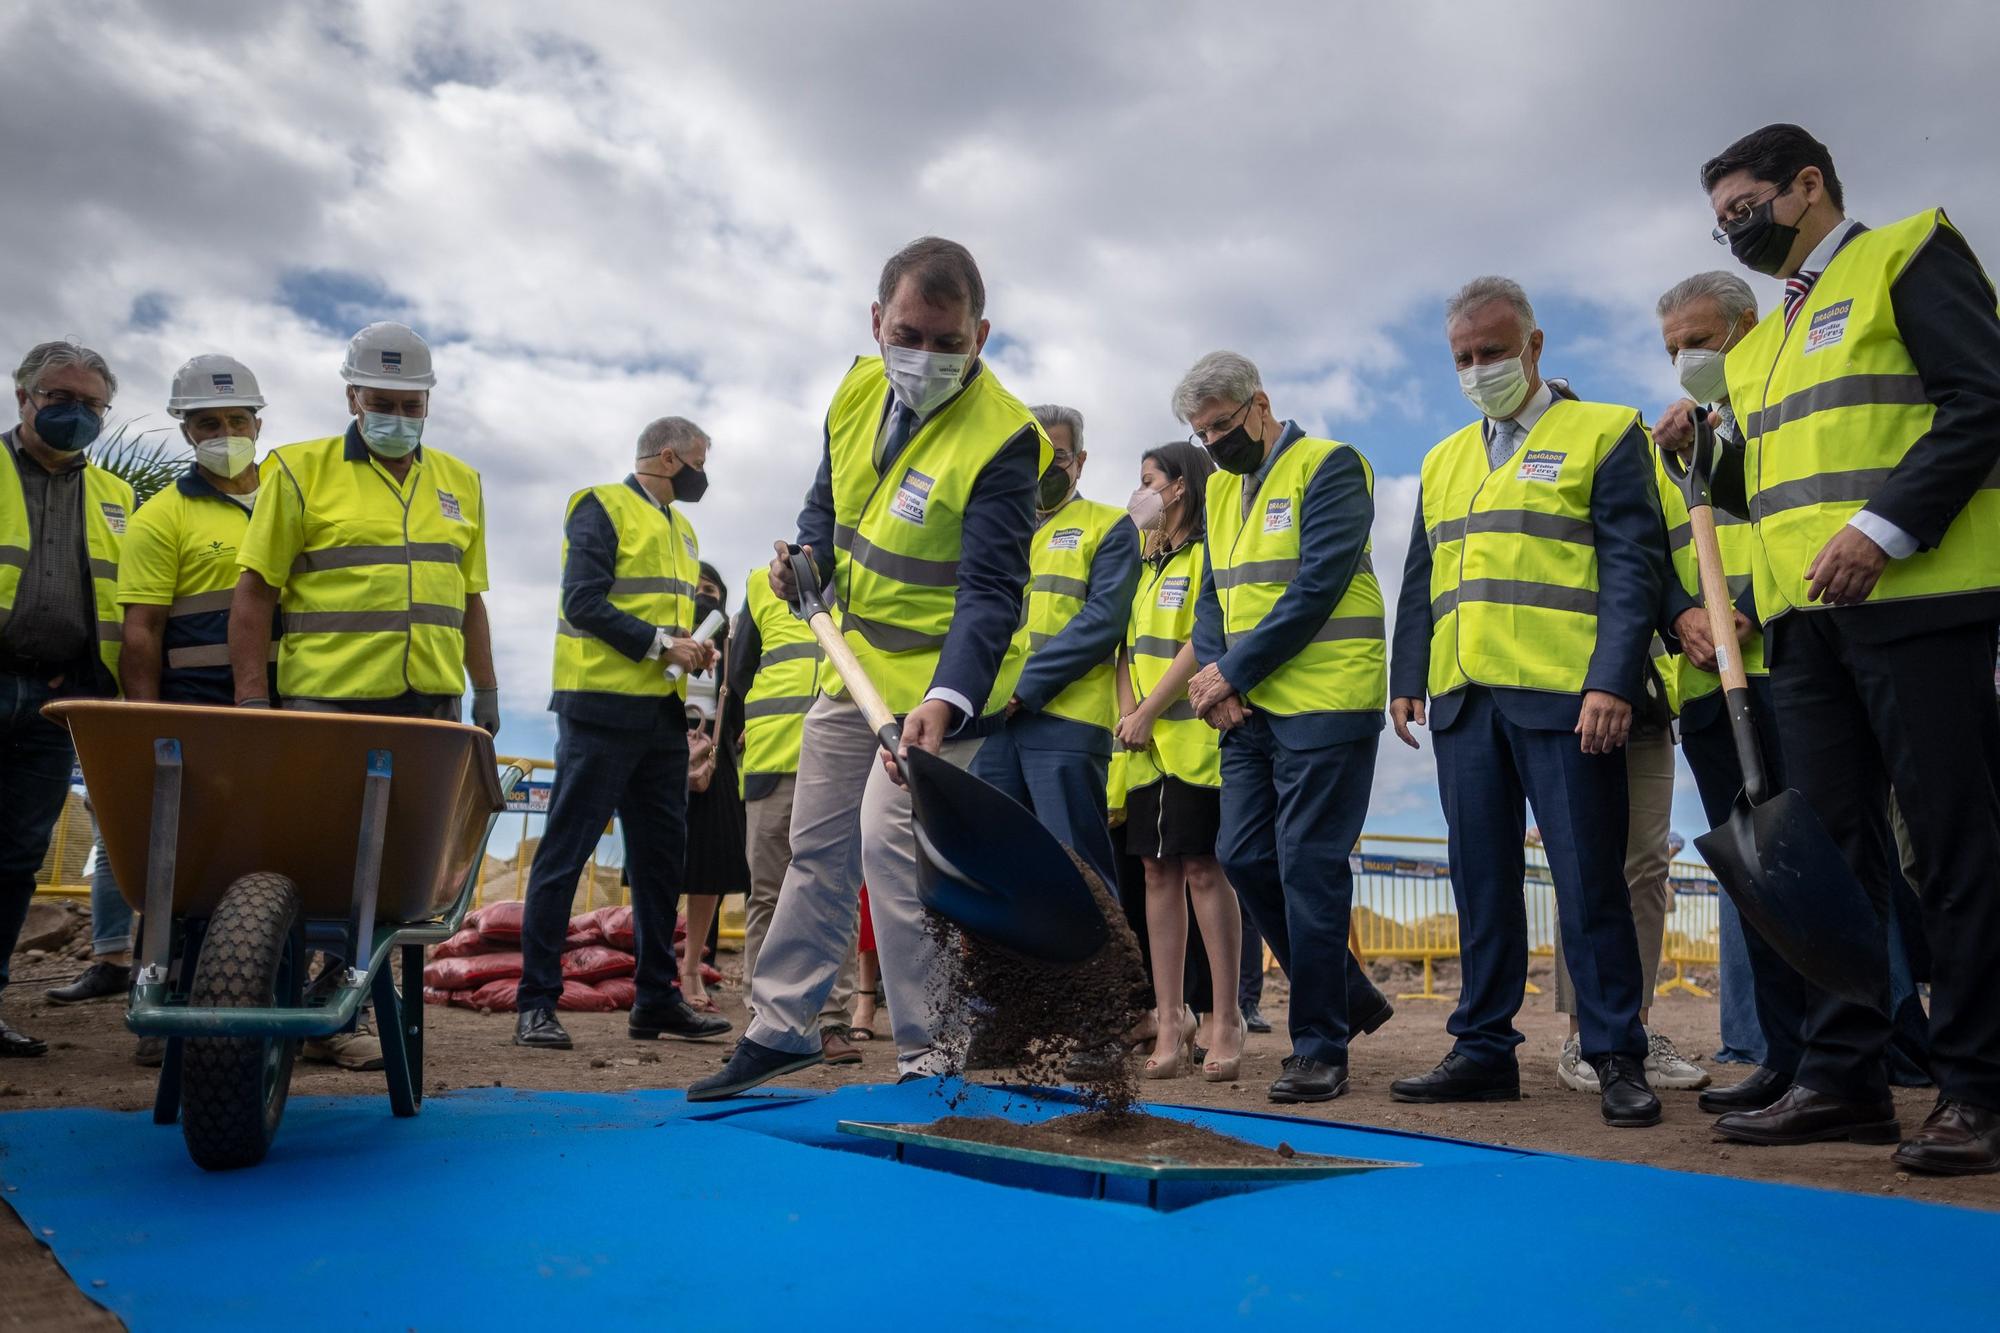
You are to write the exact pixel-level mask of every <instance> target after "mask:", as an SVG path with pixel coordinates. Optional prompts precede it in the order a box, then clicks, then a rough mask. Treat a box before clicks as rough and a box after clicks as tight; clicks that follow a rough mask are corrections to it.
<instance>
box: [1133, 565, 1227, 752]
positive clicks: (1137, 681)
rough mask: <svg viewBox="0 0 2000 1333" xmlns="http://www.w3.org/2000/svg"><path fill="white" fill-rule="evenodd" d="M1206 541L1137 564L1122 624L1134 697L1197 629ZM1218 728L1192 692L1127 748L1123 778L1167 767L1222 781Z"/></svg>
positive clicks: (1142, 695) (1140, 697) (1148, 688)
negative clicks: (1146, 739)
mask: <svg viewBox="0 0 2000 1333" xmlns="http://www.w3.org/2000/svg"><path fill="white" fill-rule="evenodd" d="M1204 558H1205V546H1204V543H1202V542H1201V541H1199V540H1196V541H1191V542H1189V543H1188V544H1187V545H1186V546H1184V547H1182V548H1181V549H1180V550H1178V551H1176V552H1174V553H1173V554H1172V555H1170V556H1168V557H1167V558H1166V560H1165V561H1164V562H1159V561H1152V560H1148V561H1146V562H1145V563H1144V564H1142V565H1141V566H1140V568H1139V587H1138V589H1137V590H1136V591H1135V592H1134V593H1133V594H1132V617H1131V619H1130V620H1128V621H1127V622H1126V625H1125V657H1126V663H1127V679H1128V680H1129V681H1130V683H1131V686H1132V697H1133V699H1134V700H1135V701H1139V702H1143V701H1144V700H1145V699H1146V698H1147V697H1148V696H1149V695H1151V694H1152V692H1153V689H1154V687H1156V686H1157V685H1158V684H1159V683H1160V679H1161V678H1162V677H1163V676H1165V675H1166V674H1167V668H1168V667H1170V666H1172V665H1173V663H1174V658H1175V657H1176V656H1178V655H1179V654H1180V651H1181V646H1182V645H1183V644H1185V643H1186V642H1187V641H1188V640H1189V639H1190V638H1192V637H1193V635H1194V604H1195V599H1196V598H1197V597H1199V596H1200V594H1201V569H1202V561H1203V559H1204ZM1217 740H1218V737H1217V735H1216V731H1215V728H1214V727H1211V726H1209V725H1208V723H1206V722H1203V721H1201V720H1200V719H1199V718H1197V717H1196V716H1195V715H1194V707H1193V705H1191V704H1190V703H1188V701H1187V695H1186V693H1185V692H1183V693H1182V695H1181V697H1180V698H1178V699H1176V700H1174V702H1173V703H1172V704H1170V705H1168V707H1167V709H1166V711H1165V712H1164V713H1162V714H1161V715H1160V720H1159V721H1157V722H1155V723H1154V724H1153V743H1152V745H1151V746H1149V747H1148V748H1147V749H1145V750H1140V751H1128V752H1127V753H1128V755H1129V757H1128V758H1127V760H1126V777H1125V780H1126V783H1127V785H1128V787H1129V788H1130V789H1131V790H1134V791H1136V790H1138V789H1139V788H1141V787H1145V786H1150V785H1151V784H1153V783H1155V782H1158V781H1159V780H1160V777H1161V775H1162V774H1163V773H1166V774H1171V775H1172V776H1174V777H1177V778H1179V779H1180V780H1181V781H1182V782H1187V783H1192V784H1193V785H1195V786H1197V787H1220V786H1221V785H1222V754H1221V751H1220V749H1219V748H1218V746H1217Z"/></svg>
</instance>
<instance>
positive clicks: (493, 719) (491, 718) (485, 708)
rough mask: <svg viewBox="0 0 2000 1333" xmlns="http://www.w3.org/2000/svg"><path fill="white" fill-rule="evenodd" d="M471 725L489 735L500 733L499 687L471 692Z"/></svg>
mask: <svg viewBox="0 0 2000 1333" xmlns="http://www.w3.org/2000/svg"><path fill="white" fill-rule="evenodd" d="M472 725H473V726H475V727H480V728H482V729H484V730H485V732H486V734H487V735H489V736H498V735H499V734H500V687H499V686H497V685H496V686H494V687H493V688H492V689H490V690H474V691H473V692H472Z"/></svg>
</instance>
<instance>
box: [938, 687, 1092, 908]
mask: <svg viewBox="0 0 2000 1333" xmlns="http://www.w3.org/2000/svg"><path fill="white" fill-rule="evenodd" d="M1110 768H1111V761H1110V759H1108V758H1107V757H1105V756H1104V755H1100V754H1091V753H1090V752H1088V751H1086V750H1045V749H1041V748H1039V747H1035V746H1029V745H1023V744H1022V743H1021V739H1020V737H1019V736H1018V735H1016V729H1015V728H1014V727H1011V726H1010V727H1002V728H1000V729H999V730H998V731H997V732H995V733H994V734H993V735H991V736H988V737H987V738H986V743H985V744H984V745H981V746H980V747H979V753H978V754H976V755H974V756H973V757H972V766H971V771H972V774H973V776H974V777H978V778H982V779H984V780H985V781H987V782H990V783H992V784H993V785H994V786H995V787H998V788H999V789H1000V790H1001V791H1003V792H1005V793H1007V795H1009V796H1011V797H1013V798H1014V799H1015V800H1017V801H1019V802H1020V803H1021V804H1022V805H1025V806H1026V807H1028V809H1030V810H1032V811H1034V812H1035V818H1036V819H1038V820H1040V821H1041V824H1042V827H1043V828H1045V829H1047V830H1048V831H1049V832H1051V833H1053V834H1055V837H1056V841H1057V842H1060V843H1062V844H1063V845H1064V846H1065V847H1068V848H1070V849H1071V850H1072V851H1074V852H1075V853H1076V854H1077V855H1078V856H1080V857H1082V858H1083V860H1084V864H1085V865H1088V866H1089V867H1090V868H1091V869H1092V870H1094V871H1096V872H1097V877H1098V878H1099V879H1101V880H1103V881H1104V887H1105V889H1106V891H1107V892H1110V893H1113V894H1115V893H1116V892H1117V889H1118V856H1117V853H1116V852H1114V851H1113V850H1112V847H1111V825H1110V823H1109V821H1108V816H1107V815H1106V813H1105V808H1104V803H1105V784H1106V782H1107V781H1108V780H1109V775H1110Z"/></svg>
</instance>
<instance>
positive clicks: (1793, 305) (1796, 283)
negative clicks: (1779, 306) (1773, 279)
mask: <svg viewBox="0 0 2000 1333" xmlns="http://www.w3.org/2000/svg"><path fill="white" fill-rule="evenodd" d="M1818 281H1819V273H1818V272H1817V271H1814V272H1812V273H1799V274H1796V275H1794V276H1792V277H1789V278H1787V279H1785V331H1786V332H1787V333H1789V332H1791V328H1792V321H1793V320H1794V319H1796V318H1797V317H1798V313H1799V307H1800V306H1802V305H1804V304H1805V303H1806V293H1808V292H1810V291H1811V290H1812V289H1813V284H1814V283H1816V282H1818Z"/></svg>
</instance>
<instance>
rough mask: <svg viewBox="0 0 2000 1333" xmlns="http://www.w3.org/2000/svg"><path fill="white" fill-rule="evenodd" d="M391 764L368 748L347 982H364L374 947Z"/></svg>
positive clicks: (385, 755)
mask: <svg viewBox="0 0 2000 1333" xmlns="http://www.w3.org/2000/svg"><path fill="white" fill-rule="evenodd" d="M393 767H394V765H393V762H392V760H391V757H390V754H389V752H388V751H387V750H370V751H369V752H368V776H367V777H366V778H365V779H364V780H363V786H362V791H361V836H360V840H359V844H358V846H357V848H356V851H355V856H354V909H353V911H354V914H353V916H352V918H351V919H350V922H349V930H348V939H349V941H350V945H351V952H350V953H349V954H348V975H347V977H346V979H345V980H346V983H347V984H348V985H350V986H361V985H365V984H366V983H367V981H368V974H367V972H366V970H365V969H366V968H367V966H368V960H369V956H370V954H371V953H373V951H374V947H375V903H376V900H377V898H378V897H379V896H380V894H381V889H382V843H383V840H384V838H385V837H387V835H388V828H389V775H390V772H391V769H392V768H393Z"/></svg>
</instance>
